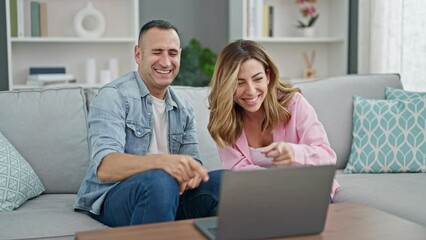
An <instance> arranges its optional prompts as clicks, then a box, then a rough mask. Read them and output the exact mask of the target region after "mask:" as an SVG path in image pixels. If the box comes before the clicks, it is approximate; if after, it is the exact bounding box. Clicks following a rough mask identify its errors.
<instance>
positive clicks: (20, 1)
mask: <svg viewBox="0 0 426 240" xmlns="http://www.w3.org/2000/svg"><path fill="white" fill-rule="evenodd" d="M24 16H25V13H24V0H16V22H17V35H18V37H24V36H25V29H24V26H25V25H24Z"/></svg>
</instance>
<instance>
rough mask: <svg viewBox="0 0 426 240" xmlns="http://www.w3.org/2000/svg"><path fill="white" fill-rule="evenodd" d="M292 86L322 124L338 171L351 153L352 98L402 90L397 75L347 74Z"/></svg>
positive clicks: (379, 95) (376, 96) (379, 96)
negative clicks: (394, 89)
mask: <svg viewBox="0 0 426 240" xmlns="http://www.w3.org/2000/svg"><path fill="white" fill-rule="evenodd" d="M295 86H297V87H300V89H301V90H302V94H303V96H305V98H306V99H307V100H308V101H309V103H310V104H311V105H312V106H313V107H314V108H315V110H316V112H317V114H318V118H319V120H320V121H321V122H322V123H323V124H324V128H325V130H326V131H327V135H328V139H329V140H330V144H331V147H332V148H333V149H334V151H335V152H336V154H337V168H339V169H343V168H345V166H346V163H347V161H348V159H349V154H350V151H351V143H352V112H353V98H352V97H353V95H358V96H361V97H364V98H370V99H384V98H385V87H392V88H399V89H400V88H402V84H401V81H400V76H399V75H398V74H394V75H392V74H377V75H349V76H342V77H332V78H327V79H324V80H316V81H313V82H299V83H297V84H295Z"/></svg>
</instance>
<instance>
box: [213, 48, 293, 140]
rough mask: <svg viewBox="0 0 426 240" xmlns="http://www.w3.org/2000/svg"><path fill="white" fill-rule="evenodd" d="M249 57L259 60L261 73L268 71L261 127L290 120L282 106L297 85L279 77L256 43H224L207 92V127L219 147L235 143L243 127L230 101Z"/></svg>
mask: <svg viewBox="0 0 426 240" xmlns="http://www.w3.org/2000/svg"><path fill="white" fill-rule="evenodd" d="M249 59H255V60H257V61H259V62H260V63H262V64H263V66H264V68H265V73H266V72H268V73H269V76H270V79H269V84H268V93H267V94H266V98H265V100H264V102H263V104H262V107H263V109H264V110H265V119H264V120H263V122H262V126H261V129H262V131H265V130H266V129H268V128H276V127H277V126H278V124H280V123H284V124H287V123H288V121H290V118H291V114H290V112H289V111H288V110H287V109H286V106H287V104H288V103H289V102H290V100H291V98H292V97H293V95H294V93H295V92H300V90H299V89H298V88H294V87H292V86H291V84H289V83H284V82H281V81H280V80H279V72H278V67H277V65H276V64H275V63H274V62H273V61H272V58H271V57H270V56H269V54H268V53H267V52H266V51H265V49H264V48H263V47H262V46H261V45H260V44H258V43H256V42H254V41H250V40H237V41H235V42H232V43H230V44H228V45H227V46H226V47H225V48H223V49H222V51H221V52H220V54H219V57H218V60H217V62H216V65H215V69H214V73H213V77H212V79H211V81H210V93H209V96H208V100H209V108H210V118H209V124H208V126H207V128H208V130H209V132H210V135H211V136H212V138H213V140H214V141H215V142H216V144H217V145H218V146H219V147H224V146H226V145H235V142H236V140H237V139H238V137H239V136H240V135H241V133H242V131H243V119H242V109H241V107H240V106H239V105H238V104H237V103H235V102H234V94H235V91H236V89H237V82H238V72H239V69H240V67H241V64H242V63H243V62H245V61H247V60H249Z"/></svg>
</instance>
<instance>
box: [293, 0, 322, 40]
mask: <svg viewBox="0 0 426 240" xmlns="http://www.w3.org/2000/svg"><path fill="white" fill-rule="evenodd" d="M296 3H297V5H298V6H299V11H300V13H301V14H302V17H303V18H302V19H299V20H297V27H298V28H300V29H301V30H302V32H303V35H304V36H305V37H312V36H313V35H314V28H313V26H314V24H315V23H316V21H317V20H318V17H319V14H318V13H317V9H316V8H315V3H316V0H296Z"/></svg>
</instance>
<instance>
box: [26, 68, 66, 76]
mask: <svg viewBox="0 0 426 240" xmlns="http://www.w3.org/2000/svg"><path fill="white" fill-rule="evenodd" d="M65 72H66V70H65V67H30V71H29V74H30V75H32V74H55V73H56V74H57V73H65Z"/></svg>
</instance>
